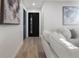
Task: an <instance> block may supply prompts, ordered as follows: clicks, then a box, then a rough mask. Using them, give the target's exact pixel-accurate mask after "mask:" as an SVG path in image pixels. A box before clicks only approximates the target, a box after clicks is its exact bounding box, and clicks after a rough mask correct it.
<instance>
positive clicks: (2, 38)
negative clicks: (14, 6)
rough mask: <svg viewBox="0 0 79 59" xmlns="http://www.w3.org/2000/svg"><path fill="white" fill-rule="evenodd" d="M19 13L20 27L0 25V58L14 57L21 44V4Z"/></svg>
mask: <svg viewBox="0 0 79 59" xmlns="http://www.w3.org/2000/svg"><path fill="white" fill-rule="evenodd" d="M20 13H21V14H20V25H0V58H3V57H4V58H5V57H6V58H7V57H9V58H11V57H15V55H16V53H17V51H18V49H19V48H20V46H21V44H22V43H23V15H22V14H23V8H22V2H21V10H20Z"/></svg>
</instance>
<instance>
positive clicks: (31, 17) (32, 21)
mask: <svg viewBox="0 0 79 59" xmlns="http://www.w3.org/2000/svg"><path fill="white" fill-rule="evenodd" d="M28 36H29V37H39V12H35V13H34V12H29V13H28Z"/></svg>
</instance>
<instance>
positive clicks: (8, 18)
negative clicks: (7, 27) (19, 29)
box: [0, 0, 20, 25]
mask: <svg viewBox="0 0 79 59" xmlns="http://www.w3.org/2000/svg"><path fill="white" fill-rule="evenodd" d="M0 15H1V19H0V24H12V25H14V24H15V25H17V24H20V0H1V14H0Z"/></svg>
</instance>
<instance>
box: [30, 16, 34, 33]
mask: <svg viewBox="0 0 79 59" xmlns="http://www.w3.org/2000/svg"><path fill="white" fill-rule="evenodd" d="M32 20H33V19H32V17H31V18H30V33H31V34H32V33H33V27H32V26H33V23H32Z"/></svg>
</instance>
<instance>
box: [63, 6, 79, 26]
mask: <svg viewBox="0 0 79 59" xmlns="http://www.w3.org/2000/svg"><path fill="white" fill-rule="evenodd" d="M63 13H64V14H63V15H64V25H78V24H79V6H64V7H63Z"/></svg>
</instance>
